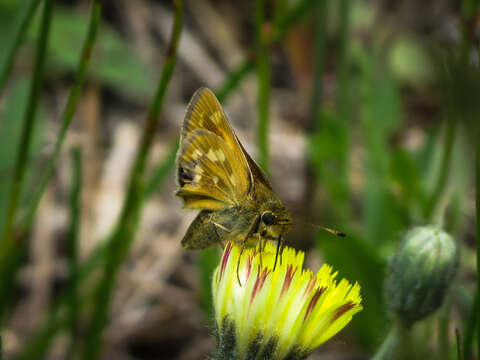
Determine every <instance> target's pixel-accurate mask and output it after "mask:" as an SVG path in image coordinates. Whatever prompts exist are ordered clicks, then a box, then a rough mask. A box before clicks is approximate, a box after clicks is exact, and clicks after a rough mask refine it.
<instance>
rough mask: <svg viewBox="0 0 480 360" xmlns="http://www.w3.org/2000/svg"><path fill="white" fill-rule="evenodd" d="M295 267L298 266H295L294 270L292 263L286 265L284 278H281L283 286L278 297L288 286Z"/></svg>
mask: <svg viewBox="0 0 480 360" xmlns="http://www.w3.org/2000/svg"><path fill="white" fill-rule="evenodd" d="M297 269H298V268H295V271H293V266H292V265H289V266H288V268H287V272H286V273H285V279H284V280H283V286H282V291H281V293H280V297H282V296H283V295H284V294H285V293H286V292H287V291H288V289H289V288H290V284H291V283H292V280H293V277H294V276H295V273H296V272H297Z"/></svg>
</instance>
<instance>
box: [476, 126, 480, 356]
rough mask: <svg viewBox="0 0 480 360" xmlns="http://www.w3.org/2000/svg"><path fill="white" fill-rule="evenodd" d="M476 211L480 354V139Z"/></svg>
mask: <svg viewBox="0 0 480 360" xmlns="http://www.w3.org/2000/svg"><path fill="white" fill-rule="evenodd" d="M479 128H480V127H479ZM479 132H480V131H477V136H478V135H479V134H478V133H479ZM477 139H478V137H477ZM475 211H476V220H477V296H476V297H477V300H476V303H477V305H476V308H477V311H476V315H477V316H476V324H477V351H478V353H477V354H478V356H480V143H479V142H478V141H477V144H476V156H475Z"/></svg>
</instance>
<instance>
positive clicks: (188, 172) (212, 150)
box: [176, 129, 249, 210]
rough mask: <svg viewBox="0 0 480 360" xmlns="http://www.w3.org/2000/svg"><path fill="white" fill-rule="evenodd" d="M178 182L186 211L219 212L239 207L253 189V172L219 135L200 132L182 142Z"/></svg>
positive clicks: (202, 130)
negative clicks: (251, 185) (189, 209)
mask: <svg viewBox="0 0 480 360" xmlns="http://www.w3.org/2000/svg"><path fill="white" fill-rule="evenodd" d="M177 161H178V164H177V180H178V185H179V187H180V189H179V190H178V191H177V193H176V194H177V195H178V196H180V197H182V198H183V200H184V203H185V206H186V207H189V208H195V209H210V210H219V209H223V208H225V207H229V206H232V205H235V204H238V203H239V201H240V199H241V198H242V197H244V196H245V195H246V194H247V192H248V189H249V181H248V176H249V169H248V168H245V167H241V166H238V157H237V154H236V153H235V152H234V151H233V150H232V149H231V148H230V146H228V145H227V143H226V142H225V141H223V139H222V138H220V137H219V136H217V135H216V134H214V133H212V132H210V131H207V130H204V129H197V130H195V131H193V132H192V133H190V134H189V135H188V136H187V137H186V138H185V139H183V140H182V143H181V148H180V150H179V153H178V158H177Z"/></svg>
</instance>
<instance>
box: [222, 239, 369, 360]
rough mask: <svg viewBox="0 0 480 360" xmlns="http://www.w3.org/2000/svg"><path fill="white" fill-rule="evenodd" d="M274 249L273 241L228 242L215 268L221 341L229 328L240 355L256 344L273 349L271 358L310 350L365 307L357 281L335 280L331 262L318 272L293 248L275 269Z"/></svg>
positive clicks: (279, 357)
mask: <svg viewBox="0 0 480 360" xmlns="http://www.w3.org/2000/svg"><path fill="white" fill-rule="evenodd" d="M275 253H276V245H274V244H271V243H267V244H266V246H265V248H264V249H263V250H262V251H259V250H258V249H257V248H245V249H244V250H243V253H242V248H241V246H239V245H235V244H234V243H231V242H230V243H228V244H227V246H226V247H225V250H224V253H223V256H222V260H221V263H220V265H219V266H218V267H217V269H216V270H215V272H214V275H213V302H214V307H215V321H216V325H217V328H218V331H219V338H220V339H219V342H221V341H223V340H222V336H224V337H225V336H228V335H227V334H226V333H225V332H228V331H227V330H226V329H230V331H232V332H233V336H234V338H235V351H236V352H237V357H239V358H242V357H243V355H244V354H245V353H247V352H248V351H252V350H251V349H252V347H253V348H255V347H256V348H257V351H259V352H260V353H261V351H268V352H269V353H270V355H271V354H275V356H273V357H269V358H274V359H283V358H286V357H291V356H292V352H297V353H302V354H304V355H306V354H309V353H310V352H312V351H313V349H315V348H316V347H317V346H319V345H320V344H322V343H324V342H325V341H327V340H328V339H330V338H331V337H332V336H334V335H335V334H336V333H337V332H339V331H340V330H341V329H343V327H345V325H347V323H348V322H349V321H350V320H351V318H352V316H353V315H354V314H355V313H357V312H359V311H360V310H361V309H362V307H361V305H360V303H361V301H362V299H361V296H360V285H359V284H357V283H355V284H354V285H351V284H350V283H349V282H348V281H347V280H345V279H342V280H341V281H340V282H338V283H337V281H336V280H335V277H336V275H337V273H336V272H335V273H332V268H331V267H330V266H329V265H323V266H322V267H321V268H320V270H319V271H318V272H317V274H314V273H313V272H312V271H311V270H308V269H303V268H302V265H303V260H304V253H303V252H301V251H298V252H296V251H295V250H294V249H292V248H289V247H285V248H284V250H283V252H282V255H281V261H279V262H278V263H277V265H276V268H275V270H274V269H273V268H274V262H275ZM237 265H238V267H237ZM237 271H238V277H237ZM264 358H265V357H264Z"/></svg>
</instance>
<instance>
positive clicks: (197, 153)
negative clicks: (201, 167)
mask: <svg viewBox="0 0 480 360" xmlns="http://www.w3.org/2000/svg"><path fill="white" fill-rule="evenodd" d="M200 156H202V152H201V151H200V150H198V149H195V151H194V152H193V154H192V159H193V160H197V159H198V158H199V157H200Z"/></svg>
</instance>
